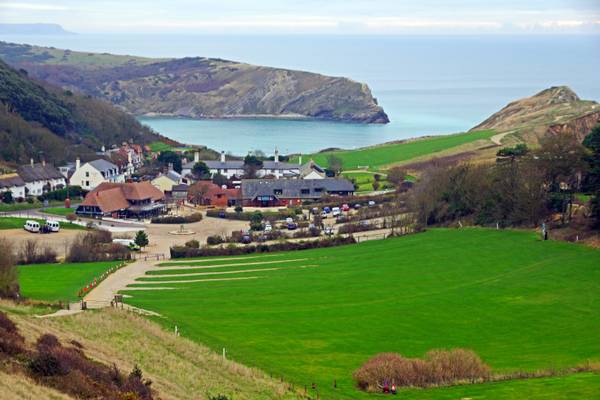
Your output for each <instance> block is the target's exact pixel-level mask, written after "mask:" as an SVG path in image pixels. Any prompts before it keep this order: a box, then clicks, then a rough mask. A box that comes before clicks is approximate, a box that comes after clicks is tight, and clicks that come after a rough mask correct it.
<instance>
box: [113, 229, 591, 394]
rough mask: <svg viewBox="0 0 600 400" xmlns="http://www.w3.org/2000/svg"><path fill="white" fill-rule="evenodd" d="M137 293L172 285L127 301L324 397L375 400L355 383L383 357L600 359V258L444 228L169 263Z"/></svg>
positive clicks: (585, 378) (569, 248)
mask: <svg viewBox="0 0 600 400" xmlns="http://www.w3.org/2000/svg"><path fill="white" fill-rule="evenodd" d="M228 272H229V273H228ZM181 274H194V275H189V276H183V275H181ZM232 278H235V279H236V280H231V279H232ZM241 278H244V279H241ZM202 280H203V281H202ZM207 280H209V281H207ZM210 280H212V281H210ZM173 281H183V282H180V283H174V282H173ZM194 281H196V282H194ZM134 286H137V287H138V288H143V287H169V288H174V289H176V290H163V291H143V290H142V291H139V290H137V291H125V292H124V293H127V294H129V295H131V296H133V297H132V298H129V299H127V300H126V301H127V302H129V303H131V304H133V305H135V306H139V307H142V308H145V309H149V310H153V311H157V312H159V313H160V314H161V315H162V316H163V317H164V318H159V319H157V321H159V322H160V323H162V324H164V325H165V326H166V327H168V329H172V328H173V325H175V324H177V325H178V326H179V328H180V329H181V332H182V334H183V335H184V336H186V337H190V338H192V339H194V340H197V341H199V342H202V343H205V344H207V345H209V346H210V347H212V348H213V349H214V350H215V351H217V352H221V350H222V348H223V347H225V348H226V349H227V352H228V354H229V356H230V357H231V358H233V359H235V360H236V361H241V362H243V363H245V364H248V365H251V366H257V367H260V368H262V369H264V370H266V371H267V372H270V373H273V374H274V375H276V376H279V375H282V376H283V377H284V378H285V379H288V380H289V381H291V382H293V383H294V384H295V385H300V386H303V385H304V384H308V385H310V384H311V383H312V382H316V383H317V384H318V387H319V388H321V389H320V391H321V395H322V397H323V398H336V399H338V398H342V399H343V398H368V397H369V395H367V394H363V393H361V392H359V391H357V390H356V389H355V388H354V383H353V381H352V378H351V376H352V372H353V371H354V370H355V369H356V368H358V367H359V366H360V365H361V364H362V363H363V362H364V361H366V360H367V359H368V358H369V357H371V356H372V355H374V354H377V353H379V352H388V351H394V352H399V353H401V354H403V355H406V356H410V357H420V356H423V354H424V353H426V352H427V351H428V350H431V349H435V348H453V347H464V348H470V349H473V350H475V351H476V352H477V353H478V354H479V355H480V356H481V357H482V359H483V360H484V361H485V362H487V363H488V364H489V365H490V366H491V367H492V368H493V369H494V371H495V372H509V371H517V370H528V371H531V370H536V369H546V368H565V367H571V366H575V365H577V364H580V363H583V362H585V361H587V360H592V361H596V362H597V361H600V341H599V340H598V332H600V317H599V316H600V251H597V250H593V249H590V248H587V247H584V246H580V245H575V244H569V243H563V242H553V241H548V242H543V241H540V240H538V237H537V235H535V234H534V233H531V232H526V231H496V230H486V229H463V230H454V229H450V230H446V229H436V230H431V231H428V232H425V233H421V234H417V235H412V236H407V237H404V238H398V239H389V240H385V241H372V242H366V243H362V244H360V245H352V246H343V247H337V248H331V249H318V250H309V251H301V252H292V253H279V254H269V255H261V256H253V257H245V258H244V257H241V258H240V257H233V258H220V259H212V260H210V259H208V260H200V261H195V262H194V261H185V262H183V263H173V262H170V263H165V264H164V265H163V266H162V268H161V270H159V271H156V272H153V273H152V274H149V275H147V276H146V277H145V278H143V280H141V281H139V283H137V284H135V285H134ZM334 379H335V380H337V384H338V388H337V389H333V388H332V383H333V381H334ZM309 387H310V386H309ZM599 387H600V376H599V375H596V374H578V375H573V376H569V377H562V378H547V379H532V380H526V381H511V382H500V383H490V384H481V385H472V386H462V387H452V388H438V389H428V390H414V389H410V390H403V391H402V393H401V395H400V396H398V397H399V398H400V397H401V398H410V399H412V398H414V399H430V398H431V399H433V398H444V399H445V398H448V399H455V398H463V397H471V398H477V399H480V398H486V399H487V398H490V399H492V398H493V399H499V398H502V399H504V398H510V399H512V398H514V399H517V398H540V399H542V398H543V399H554V398H565V399H566V398H591V397H594V396H595V395H597V394H598V389H599Z"/></svg>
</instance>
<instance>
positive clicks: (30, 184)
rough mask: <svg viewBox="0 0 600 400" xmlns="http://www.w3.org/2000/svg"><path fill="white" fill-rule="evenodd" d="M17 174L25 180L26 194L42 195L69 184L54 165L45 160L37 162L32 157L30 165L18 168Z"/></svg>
mask: <svg viewBox="0 0 600 400" xmlns="http://www.w3.org/2000/svg"><path fill="white" fill-rule="evenodd" d="M17 174H18V175H19V176H20V177H21V179H22V180H23V181H24V182H25V195H26V196H40V195H42V194H44V193H48V192H51V191H53V190H58V189H63V188H64V187H65V186H66V185H67V180H66V179H65V177H64V175H63V174H61V173H60V171H59V170H58V169H56V168H55V167H54V165H52V164H48V163H46V161H44V160H42V162H41V163H38V164H35V163H34V162H33V158H32V159H31V161H30V163H29V164H28V165H21V166H20V167H19V168H17Z"/></svg>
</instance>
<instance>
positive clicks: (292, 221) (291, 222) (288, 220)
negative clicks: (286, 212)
mask: <svg viewBox="0 0 600 400" xmlns="http://www.w3.org/2000/svg"><path fill="white" fill-rule="evenodd" d="M285 223H286V224H288V225H289V224H293V223H294V218H292V217H287V218H286V219H285Z"/></svg>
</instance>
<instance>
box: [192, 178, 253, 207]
mask: <svg viewBox="0 0 600 400" xmlns="http://www.w3.org/2000/svg"><path fill="white" fill-rule="evenodd" d="M240 194H241V193H240V189H228V188H227V187H221V186H219V185H215V184H214V183H212V182H210V181H200V182H197V183H195V184H193V185H192V186H190V188H189V190H188V201H189V202H190V203H192V204H196V205H203V206H213V207H231V206H235V205H238V204H239V203H240Z"/></svg>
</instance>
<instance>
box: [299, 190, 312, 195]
mask: <svg viewBox="0 0 600 400" xmlns="http://www.w3.org/2000/svg"><path fill="white" fill-rule="evenodd" d="M300 193H301V194H310V189H301V190H300Z"/></svg>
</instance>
